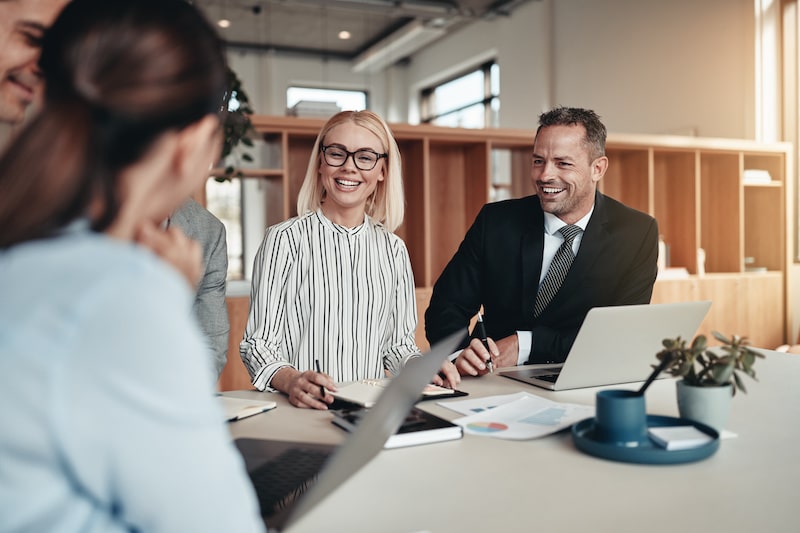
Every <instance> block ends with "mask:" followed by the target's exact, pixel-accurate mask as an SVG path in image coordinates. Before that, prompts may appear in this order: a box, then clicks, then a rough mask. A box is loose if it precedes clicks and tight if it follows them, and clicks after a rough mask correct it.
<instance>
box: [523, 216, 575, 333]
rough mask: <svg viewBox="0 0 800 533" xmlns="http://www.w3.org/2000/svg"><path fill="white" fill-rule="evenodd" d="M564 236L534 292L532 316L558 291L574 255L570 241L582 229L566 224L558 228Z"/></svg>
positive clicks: (536, 315) (540, 312) (536, 314)
mask: <svg viewBox="0 0 800 533" xmlns="http://www.w3.org/2000/svg"><path fill="white" fill-rule="evenodd" d="M558 231H559V232H561V234H562V235H563V236H564V242H563V243H561V246H560V247H559V248H558V251H557V252H556V255H555V256H553V261H552V262H551V263H550V269H549V270H548V271H547V275H546V276H545V277H544V279H543V280H542V285H541V286H540V287H539V292H537V293H536V302H535V303H534V305H533V316H534V317H538V316H539V315H541V314H542V311H544V308H545V307H547V304H549V303H550V300H552V299H553V296H555V295H556V293H557V292H558V289H559V287H561V283H562V282H563V281H564V278H566V277H567V272H569V267H570V266H572V260H573V259H575V255H574V254H573V253H572V241H573V240H575V237H577V235H578V234H579V233H580V232H581V231H582V230H581V228H580V227H579V226H574V225H572V224H567V225H566V226H564V227H563V228H561V229H559V230H558Z"/></svg>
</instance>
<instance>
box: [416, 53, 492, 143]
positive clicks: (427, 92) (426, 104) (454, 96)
mask: <svg viewBox="0 0 800 533" xmlns="http://www.w3.org/2000/svg"><path fill="white" fill-rule="evenodd" d="M421 104H422V109H421V117H422V122H425V123H429V124H436V125H437V126H451V127H459V128H485V127H497V126H498V114H499V111H500V67H499V65H498V64H497V63H495V62H494V61H490V62H488V63H484V64H483V65H481V67H480V68H479V69H477V70H473V71H471V72H468V73H466V74H462V75H460V76H458V77H456V78H452V79H449V80H447V81H445V82H444V83H441V84H439V85H435V86H433V87H429V88H427V89H423V91H422V94H421Z"/></svg>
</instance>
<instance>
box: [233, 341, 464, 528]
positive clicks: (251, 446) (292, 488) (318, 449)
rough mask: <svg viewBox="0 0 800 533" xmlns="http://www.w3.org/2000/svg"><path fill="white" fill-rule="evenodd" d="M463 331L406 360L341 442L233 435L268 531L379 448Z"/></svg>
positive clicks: (330, 489) (315, 502) (308, 507)
mask: <svg viewBox="0 0 800 533" xmlns="http://www.w3.org/2000/svg"><path fill="white" fill-rule="evenodd" d="M465 335H466V332H457V333H454V334H452V335H450V336H448V337H446V338H445V339H443V340H442V341H440V342H439V343H437V344H436V345H434V346H433V347H431V349H430V351H428V352H427V353H426V354H425V355H424V357H418V358H415V359H412V360H410V361H409V362H408V363H407V364H406V366H405V367H404V368H403V370H402V371H401V372H400V374H399V375H398V376H397V377H395V378H394V379H392V381H391V383H390V384H389V385H388V386H387V387H386V388H385V390H384V391H383V394H381V396H380V399H379V400H378V402H377V403H376V404H375V406H374V407H372V408H371V409H370V410H369V412H368V413H367V414H366V416H365V417H364V419H363V420H362V421H361V422H360V423H359V424H358V426H357V428H356V429H355V431H354V432H353V433H351V434H350V436H349V438H348V439H347V440H346V441H345V442H344V443H343V444H342V445H341V446H338V447H334V446H329V445H321V444H319V445H317V444H309V443H302V442H291V441H274V440H262V439H249V438H241V439H236V440H235V443H236V446H237V448H238V449H239V451H240V452H241V454H242V457H243V458H244V462H245V465H246V467H247V471H248V474H249V475H250V479H251V481H252V482H253V486H254V487H255V489H256V495H257V496H258V499H259V504H260V505H261V512H262V516H263V517H264V520H265V522H266V524H267V526H268V527H269V528H270V530H271V531H273V530H274V531H282V530H284V529H285V528H287V527H289V526H290V525H291V524H292V523H293V522H294V521H296V520H297V519H298V518H299V517H301V516H303V515H304V514H306V513H307V512H308V511H309V510H311V509H312V508H313V507H315V506H316V505H318V504H319V503H320V502H321V501H322V500H324V499H325V498H326V497H327V496H328V495H330V493H331V492H333V491H334V490H336V488H337V487H338V486H339V485H341V484H342V483H343V482H344V481H345V480H347V479H348V478H350V476H352V475H353V474H355V473H356V472H357V471H358V470H359V469H360V468H361V467H362V466H364V465H365V464H367V463H368V462H369V461H370V460H371V459H372V458H373V457H375V456H376V455H377V454H378V452H379V451H381V449H383V445H384V443H386V441H387V439H388V438H389V437H390V436H391V435H392V434H394V433H395V432H396V431H397V429H398V428H399V427H400V424H401V423H402V422H403V420H405V418H406V415H407V414H408V413H409V411H410V410H411V408H412V407H413V405H414V403H416V402H417V400H418V399H419V397H420V394H421V392H422V389H423V388H424V387H425V385H426V384H428V383H429V382H430V380H431V377H432V376H433V375H434V374H436V371H437V370H438V369H439V367H441V365H442V362H443V361H444V360H445V359H446V358H447V356H448V355H450V354H451V353H453V352H454V351H455V350H456V348H457V347H458V345H459V344H460V343H461V342H462V341H463V340H464V337H465ZM278 488H280V489H281V490H277V489H278Z"/></svg>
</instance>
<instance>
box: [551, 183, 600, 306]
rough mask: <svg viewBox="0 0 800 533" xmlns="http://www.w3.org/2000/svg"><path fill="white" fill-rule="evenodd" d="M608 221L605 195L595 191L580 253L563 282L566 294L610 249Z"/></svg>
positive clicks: (575, 286) (562, 285)
mask: <svg viewBox="0 0 800 533" xmlns="http://www.w3.org/2000/svg"><path fill="white" fill-rule="evenodd" d="M607 222H608V212H607V211H606V209H605V205H604V202H603V195H602V194H600V193H599V192H598V193H595V203H594V213H592V218H590V219H589V224H588V225H587V226H586V231H585V232H584V233H583V238H582V239H581V246H580V249H578V255H577V256H575V261H574V262H573V263H572V267H571V268H570V270H569V273H568V274H567V277H566V278H565V279H564V282H563V283H562V284H561V288H562V289H563V290H564V293H565V294H569V292H570V290H571V289H574V288H577V286H578V284H579V282H580V280H582V279H583V278H584V277H585V276H586V275H587V274H588V273H589V272H591V270H592V268H593V266H594V264H595V262H596V261H597V260H598V259H599V258H600V257H601V255H602V254H603V252H604V250H608V243H609V241H610V239H611V236H610V235H609V233H608V227H607ZM559 292H561V291H559Z"/></svg>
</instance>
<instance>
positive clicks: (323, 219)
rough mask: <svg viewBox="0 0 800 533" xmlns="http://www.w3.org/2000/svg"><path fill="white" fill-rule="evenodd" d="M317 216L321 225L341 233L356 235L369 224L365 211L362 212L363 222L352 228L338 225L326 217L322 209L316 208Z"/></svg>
mask: <svg viewBox="0 0 800 533" xmlns="http://www.w3.org/2000/svg"><path fill="white" fill-rule="evenodd" d="M317 216H318V217H319V220H320V222H321V223H322V225H323V226H325V227H326V228H328V229H330V230H331V231H334V232H336V233H341V234H343V235H358V234H359V233H361V232H362V231H363V230H364V228H366V227H367V226H369V216H368V215H367V214H366V213H365V214H364V222H363V223H362V224H359V225H358V226H356V227H354V228H346V227H344V226H340V225H339V224H337V223H336V222H334V221H332V220H330V219H329V218H328V217H326V216H325V214H324V213H323V212H322V209H317Z"/></svg>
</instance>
